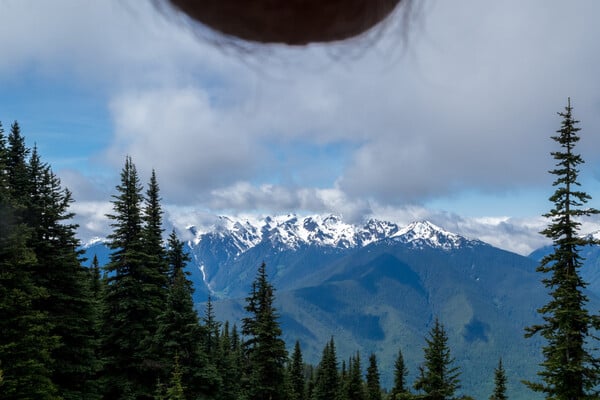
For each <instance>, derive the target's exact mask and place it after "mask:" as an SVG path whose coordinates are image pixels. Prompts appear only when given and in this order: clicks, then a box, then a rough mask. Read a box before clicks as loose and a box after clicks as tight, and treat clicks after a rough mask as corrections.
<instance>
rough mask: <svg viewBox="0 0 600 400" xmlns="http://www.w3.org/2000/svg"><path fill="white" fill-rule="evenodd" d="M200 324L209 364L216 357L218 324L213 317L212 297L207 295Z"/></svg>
mask: <svg viewBox="0 0 600 400" xmlns="http://www.w3.org/2000/svg"><path fill="white" fill-rule="evenodd" d="M202 324H203V328H204V338H203V341H202V343H203V345H204V352H205V353H206V355H207V356H208V357H209V359H210V360H211V362H215V361H216V358H217V356H218V354H217V350H218V343H219V329H220V325H221V324H220V323H219V322H218V321H217V319H216V317H215V310H214V308H213V304H212V297H211V296H210V295H209V296H208V300H207V301H206V307H205V309H204V317H202Z"/></svg>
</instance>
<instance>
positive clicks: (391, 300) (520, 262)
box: [86, 215, 600, 399]
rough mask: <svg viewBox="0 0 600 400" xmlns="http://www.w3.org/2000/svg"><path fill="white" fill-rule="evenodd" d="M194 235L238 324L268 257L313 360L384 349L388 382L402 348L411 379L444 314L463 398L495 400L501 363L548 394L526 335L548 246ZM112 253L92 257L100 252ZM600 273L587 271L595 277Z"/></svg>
mask: <svg viewBox="0 0 600 400" xmlns="http://www.w3.org/2000/svg"><path fill="white" fill-rule="evenodd" d="M189 232H190V233H191V234H192V235H193V239H192V240H190V241H189V242H188V243H187V245H188V251H189V252H190V255H191V256H192V261H191V262H190V264H189V265H188V270H189V271H190V273H191V277H192V280H193V282H194V286H195V288H196V294H195V300H196V302H197V303H198V306H199V307H200V308H201V307H203V305H202V304H201V303H203V302H204V301H205V300H206V299H207V297H208V294H211V295H212V296H213V298H214V299H215V300H216V301H215V302H214V305H215V310H216V313H217V317H218V318H219V319H221V320H229V321H231V322H237V323H238V326H239V321H240V320H241V318H242V317H243V316H244V315H245V314H244V298H245V297H246V296H247V294H248V292H249V290H250V284H251V282H252V280H253V279H254V277H255V274H256V270H257V267H258V266H259V265H260V263H262V262H263V261H264V262H266V264H267V272H268V274H269V277H270V279H271V281H272V282H273V284H274V286H275V288H276V290H277V293H276V298H277V306H278V307H279V310H280V313H281V322H282V325H283V328H284V335H285V340H286V343H287V344H288V345H289V346H291V345H292V344H293V343H294V341H295V340H296V339H299V340H300V341H301V344H302V347H303V351H304V354H305V358H306V360H307V361H309V362H312V363H317V362H318V360H319V357H320V355H321V351H322V348H323V346H324V345H325V343H326V341H327V340H328V339H329V338H330V337H331V336H332V335H333V336H334V337H335V339H336V343H337V346H338V350H339V352H338V354H339V358H340V361H341V360H342V359H345V358H347V357H348V356H349V355H350V354H352V353H353V352H354V351H356V350H360V351H361V353H363V355H364V356H365V357H366V356H367V354H368V353H370V352H375V353H377V356H378V358H379V361H380V369H381V374H382V381H383V383H384V384H385V385H387V386H389V385H391V383H392V371H393V362H394V360H395V357H396V355H397V352H398V350H399V349H400V348H401V349H402V351H403V353H404V355H405V359H406V361H407V364H408V366H409V369H410V371H411V375H410V377H409V381H411V382H412V381H413V379H414V377H415V375H416V373H417V371H418V364H419V363H420V362H421V361H422V358H423V354H422V348H423V347H424V345H425V341H424V337H425V335H426V334H427V332H428V330H429V327H430V325H431V323H432V321H433V320H434V318H435V317H436V316H437V317H439V318H440V320H441V321H442V322H443V323H444V324H445V326H446V328H447V331H448V335H449V340H450V345H451V348H452V353H453V355H454V356H455V357H456V359H457V365H458V366H460V367H461V369H462V375H461V382H462V385H463V392H464V393H467V394H471V395H473V396H475V398H481V399H484V398H488V397H489V395H490V393H491V390H492V387H493V370H494V367H495V366H496V364H497V361H498V358H499V357H502V358H503V362H504V365H505V368H506V370H507V375H508V377H509V396H510V398H511V399H535V398H539V397H535V395H534V394H532V393H531V392H529V391H528V390H526V389H525V387H524V386H523V385H522V384H521V383H520V381H521V380H522V379H533V380H535V379H536V376H535V371H536V370H537V365H538V363H539V362H540V359H541V351H540V345H541V343H540V340H539V339H530V340H525V339H524V337H523V333H524V327H525V326H529V325H531V324H533V323H535V322H536V321H538V320H539V316H538V314H537V312H536V310H537V308H539V307H540V306H541V305H543V304H545V303H546V302H547V300H548V298H547V294H546V290H545V288H544V287H543V286H542V285H541V283H540V279H541V276H540V275H539V274H538V273H537V272H535V269H536V267H537V261H536V260H535V259H534V258H535V257H538V256H540V255H541V254H542V252H543V251H547V249H546V250H543V249H541V250H540V253H535V254H532V256H530V257H523V256H520V255H517V254H514V253H510V252H507V251H503V250H500V249H498V248H495V247H493V246H490V245H488V244H486V243H483V242H481V241H478V240H471V239H467V238H464V237H461V236H459V235H456V234H454V233H451V232H448V231H446V230H444V229H442V228H440V227H437V226H435V225H434V224H431V223H430V222H427V221H420V222H415V223H413V224H410V225H408V226H406V227H399V226H397V225H396V224H393V223H390V222H385V221H376V220H371V221H367V223H365V224H364V225H361V226H354V225H350V224H346V223H344V222H343V221H342V220H341V219H340V218H338V217H335V216H311V217H304V218H301V217H297V216H295V215H287V216H279V217H267V218H265V219H262V220H256V221H250V220H235V219H233V218H228V217H220V218H219V219H218V220H217V222H216V223H215V225H214V226H212V227H209V228H207V229H204V230H200V229H198V228H195V227H189ZM101 246H102V243H101V242H98V243H95V244H94V245H93V246H91V247H88V248H87V249H86V251H87V253H88V255H89V256H90V257H91V256H92V254H91V253H92V251H100V252H102V249H101ZM599 248H600V247H590V248H589V249H586V252H587V251H588V250H589V252H588V253H585V255H587V257H588V261H587V263H592V262H595V263H598V260H599V259H600V257H598V256H599V255H600V253H598V251H600V250H598V249H599ZM103 254H104V253H103ZM106 254H108V253H106ZM591 270H592V269H591V268H589V270H588V272H586V274H589V275H588V276H591V277H592V278H594V276H595V275H594V273H595V272H592V271H591ZM595 270H598V269H595ZM599 281H600V279H597V280H593V282H594V284H593V285H590V289H592V291H591V292H590V299H591V304H590V307H591V308H593V309H598V308H599V305H600V301H599V300H598V297H597V296H596V295H595V294H594V290H595V288H596V286H594V285H596V282H599ZM596 293H598V292H596Z"/></svg>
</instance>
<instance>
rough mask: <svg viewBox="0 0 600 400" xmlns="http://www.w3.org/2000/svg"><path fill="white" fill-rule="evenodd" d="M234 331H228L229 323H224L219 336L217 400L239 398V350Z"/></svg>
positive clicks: (234, 328) (234, 329) (237, 339)
mask: <svg viewBox="0 0 600 400" xmlns="http://www.w3.org/2000/svg"><path fill="white" fill-rule="evenodd" d="M236 330H237V328H236V327H235V326H234V327H233V329H231V330H230V328H229V323H228V322H227V321H225V323H224V325H223V328H222V331H221V334H220V335H219V357H218V358H217V360H218V362H217V370H218V375H219V377H220V380H221V384H220V387H219V392H218V395H217V396H216V398H217V399H218V400H238V399H239V398H240V397H241V392H240V380H241V369H240V362H241V349H240V347H239V338H238V336H237V332H236Z"/></svg>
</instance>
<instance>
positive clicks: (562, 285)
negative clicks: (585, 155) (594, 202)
mask: <svg viewBox="0 0 600 400" xmlns="http://www.w3.org/2000/svg"><path fill="white" fill-rule="evenodd" d="M572 110H573V108H572V107H571V101H570V99H569V100H568V102H567V106H566V107H565V111H564V112H560V113H558V114H559V115H560V116H561V117H562V123H561V128H560V129H559V130H558V131H557V133H558V135H556V136H552V139H553V140H554V141H555V142H556V143H558V145H559V146H560V150H559V151H556V152H552V153H551V155H552V157H553V158H554V160H556V164H555V165H556V168H555V169H553V170H551V171H549V172H550V173H551V174H552V175H554V176H555V177H556V179H555V181H554V183H553V186H554V187H555V188H556V190H555V192H554V194H553V195H552V196H550V199H549V200H550V201H551V202H552V203H553V204H554V207H553V208H552V209H551V210H550V212H548V213H546V214H545V215H544V217H546V218H548V219H550V223H549V225H548V227H547V228H546V229H545V230H543V231H542V232H541V233H542V234H543V235H545V236H546V237H548V238H550V239H552V241H553V244H554V251H553V252H552V253H551V254H549V255H548V256H546V257H544V258H543V259H542V261H541V264H540V266H539V267H538V269H537V271H538V272H541V273H543V274H545V277H544V278H543V279H542V283H543V284H544V285H545V286H546V287H547V288H548V290H549V292H550V297H551V300H550V301H549V302H548V303H547V304H546V305H545V306H543V307H541V308H540V309H539V310H538V312H539V313H540V314H541V315H542V318H543V323H541V324H538V325H533V326H531V327H528V328H527V329H526V337H531V336H533V335H536V334H540V335H541V336H542V337H543V338H544V339H545V340H546V344H545V345H544V346H543V348H542V352H543V355H544V361H543V362H542V363H541V364H540V366H541V367H542V369H541V370H540V371H539V372H538V375H539V376H540V377H541V379H542V381H543V382H526V384H527V385H528V386H529V387H530V388H531V389H533V390H534V391H537V392H542V393H544V394H545V396H546V398H547V399H557V400H575V399H587V398H597V396H598V384H599V383H600V359H599V358H598V356H597V353H594V352H592V351H591V350H590V349H589V348H588V346H589V344H590V343H589V342H590V341H591V340H592V339H593V330H596V329H599V328H600V319H599V318H598V316H597V315H590V314H589V313H588V311H587V309H586V304H587V302H588V298H587V296H586V295H585V294H584V289H585V288H586V286H587V284H586V282H584V281H583V279H582V278H581V276H580V272H579V271H580V269H581V266H582V262H583V259H582V257H581V256H580V254H579V253H580V251H581V248H582V247H583V246H586V245H588V244H590V243H591V239H587V238H582V237H581V236H580V235H579V234H578V233H579V228H580V226H581V222H580V220H581V218H582V217H586V216H590V215H593V214H597V213H598V212H599V211H598V210H596V209H594V208H585V207H584V206H585V204H586V203H587V202H588V201H589V200H590V199H591V197H590V196H589V195H588V194H587V193H585V192H583V191H581V190H579V189H578V188H579V186H580V183H579V182H578V174H579V169H578V167H579V165H580V164H583V163H584V161H583V159H582V158H581V156H580V155H579V154H577V153H575V145H576V144H577V142H578V141H579V136H578V135H577V132H578V131H579V130H580V128H578V127H577V124H578V123H579V121H576V120H575V119H574V118H573V115H572Z"/></svg>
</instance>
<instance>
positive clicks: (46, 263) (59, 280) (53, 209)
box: [24, 147, 99, 399]
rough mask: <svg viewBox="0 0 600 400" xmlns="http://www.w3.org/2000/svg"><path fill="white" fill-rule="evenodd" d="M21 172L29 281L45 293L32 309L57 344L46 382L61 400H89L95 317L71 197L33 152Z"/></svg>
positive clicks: (93, 395) (92, 395)
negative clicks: (42, 316)
mask: <svg viewBox="0 0 600 400" xmlns="http://www.w3.org/2000/svg"><path fill="white" fill-rule="evenodd" d="M27 167H28V168H27V171H28V176H29V179H28V186H29V193H30V194H29V198H30V204H29V205H28V207H27V210H26V212H25V213H24V221H25V222H26V223H27V225H28V226H30V227H31V230H32V237H31V241H30V247H31V248H32V249H33V251H34V252H35V254H36V260H37V262H36V264H35V266H34V268H35V274H34V277H35V280H36V283H37V284H38V285H39V286H40V287H43V288H44V289H45V290H46V293H47V298H45V299H43V300H42V301H39V302H37V303H36V307H38V308H39V309H40V310H41V311H43V312H45V313H47V315H48V317H49V319H50V322H51V324H52V330H51V334H52V335H53V336H56V337H58V338H59V339H60V342H59V344H60V345H59V346H58V347H57V348H56V349H55V350H54V351H53V353H52V358H53V359H54V363H55V365H56V366H55V367H54V368H53V369H54V371H53V376H52V379H53V381H54V383H55V384H56V385H57V386H58V388H59V394H60V396H61V397H63V398H64V399H79V398H82V397H84V398H88V399H94V398H97V395H96V392H97V387H96V386H95V384H94V382H92V381H93V379H94V378H95V376H96V374H97V372H98V370H99V362H98V360H97V347H98V340H97V336H96V333H95V332H96V329H95V328H97V327H96V326H94V325H95V321H96V315H95V312H94V311H95V309H94V299H93V296H92V294H91V292H90V290H89V289H90V286H89V284H88V283H89V281H88V279H87V278H88V273H87V270H86V269H85V268H84V267H83V266H82V265H81V261H80V259H79V257H80V252H79V251H78V250H77V248H78V246H79V241H78V240H77V239H76V237H75V231H76V228H77V226H76V225H74V224H72V223H69V222H68V221H69V220H70V219H71V218H72V217H73V213H71V212H69V207H70V204H71V203H72V199H71V193H70V192H69V191H68V190H66V189H62V187H61V184H60V180H59V179H58V177H56V175H54V173H53V172H52V171H51V169H50V167H49V166H48V165H46V164H44V163H42V162H41V160H40V157H39V154H38V152H37V148H35V147H34V149H33V152H32V153H31V158H30V160H29V163H28V165H27Z"/></svg>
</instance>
